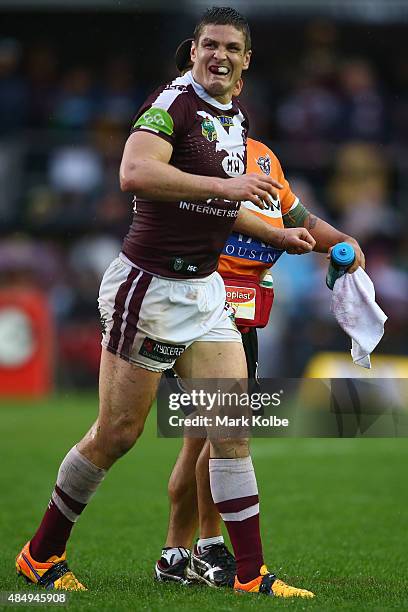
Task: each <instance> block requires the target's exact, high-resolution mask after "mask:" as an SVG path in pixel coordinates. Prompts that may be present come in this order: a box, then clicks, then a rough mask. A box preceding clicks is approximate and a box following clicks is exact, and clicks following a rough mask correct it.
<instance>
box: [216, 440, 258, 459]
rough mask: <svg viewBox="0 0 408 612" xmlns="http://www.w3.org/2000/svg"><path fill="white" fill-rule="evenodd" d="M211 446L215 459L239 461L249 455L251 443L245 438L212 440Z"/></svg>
mask: <svg viewBox="0 0 408 612" xmlns="http://www.w3.org/2000/svg"><path fill="white" fill-rule="evenodd" d="M211 446H212V449H213V452H212V457H213V458H214V459H216V458H218V459H239V458H243V457H247V456H248V455H249V443H248V440H247V439H245V438H242V439H237V440H231V439H228V438H227V439H223V438H221V439H219V440H212V441H211Z"/></svg>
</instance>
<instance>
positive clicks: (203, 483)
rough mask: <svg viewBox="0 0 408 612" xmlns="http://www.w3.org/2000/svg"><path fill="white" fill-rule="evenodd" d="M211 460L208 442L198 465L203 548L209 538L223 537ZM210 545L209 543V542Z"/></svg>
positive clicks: (199, 509)
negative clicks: (213, 492) (209, 466)
mask: <svg viewBox="0 0 408 612" xmlns="http://www.w3.org/2000/svg"><path fill="white" fill-rule="evenodd" d="M209 459H210V443H209V441H208V440H207V442H206V444H205V446H204V448H203V450H202V451H201V453H200V456H199V458H198V461H197V464H196V480H197V499H198V514H199V525H200V529H199V531H200V541H199V543H201V544H202V545H203V546H204V545H205V542H203V540H207V541H209V538H217V537H219V536H221V521H220V513H219V512H218V509H217V506H216V505H215V504H214V500H213V498H212V495H211V488H210V473H209V469H208V463H209ZM207 543H208V542H207Z"/></svg>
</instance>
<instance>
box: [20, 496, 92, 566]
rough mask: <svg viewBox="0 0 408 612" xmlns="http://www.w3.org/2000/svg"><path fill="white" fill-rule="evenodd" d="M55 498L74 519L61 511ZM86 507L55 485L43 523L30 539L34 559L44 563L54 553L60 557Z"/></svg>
mask: <svg viewBox="0 0 408 612" xmlns="http://www.w3.org/2000/svg"><path fill="white" fill-rule="evenodd" d="M54 500H56V501H57V503H58V504H59V506H60V507H61V508H64V510H65V513H66V514H69V516H70V518H72V519H73V520H72V521H71V520H70V519H69V518H67V516H65V514H63V513H62V512H61V510H60V509H59V507H58V506H57V505H56V503H55V501H54ZM85 507H86V504H81V503H79V502H77V501H76V500H75V499H72V497H70V496H69V495H67V494H66V493H64V491H61V489H60V488H59V487H58V486H57V485H55V488H54V491H53V494H52V498H51V500H50V503H49V504H48V508H47V510H46V511H45V514H44V517H43V519H42V521H41V525H40V526H39V528H38V530H37V532H36V534H35V536H34V537H33V538H32V540H31V541H30V554H31V556H32V557H33V559H35V560H36V561H38V562H39V563H44V562H45V561H47V560H48V559H49V558H50V557H51V556H53V555H57V556H58V557H60V556H61V555H62V553H63V552H64V550H65V548H66V544H67V541H68V538H69V536H70V533H71V529H72V527H73V526H74V523H75V520H76V518H78V516H79V515H80V514H81V512H82V511H83V509H84V508H85Z"/></svg>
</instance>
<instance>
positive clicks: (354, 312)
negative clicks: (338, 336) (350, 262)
mask: <svg viewBox="0 0 408 612" xmlns="http://www.w3.org/2000/svg"><path fill="white" fill-rule="evenodd" d="M331 311H332V312H333V313H334V316H335V317H336V319H337V322H338V324H339V325H340V327H341V328H342V329H343V330H344V331H345V332H346V334H348V335H349V336H350V338H351V356H352V358H353V362H354V363H355V364H356V365H359V366H362V367H363V368H371V362H370V353H372V351H373V350H374V349H375V347H376V346H377V344H378V343H379V341H380V340H381V338H382V337H383V334H384V323H385V321H386V320H387V318H388V317H387V315H386V314H385V313H384V312H383V311H382V310H381V308H380V307H379V306H378V304H377V303H376V301H375V290H374V285H373V283H372V280H371V279H370V277H369V276H368V274H366V273H365V272H364V270H363V269H362V268H357V270H356V271H355V272H354V273H353V274H347V273H346V274H344V276H341V277H340V278H338V279H337V280H336V282H335V283H334V287H333V296H332V302H331Z"/></svg>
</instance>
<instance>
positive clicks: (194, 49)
mask: <svg viewBox="0 0 408 612" xmlns="http://www.w3.org/2000/svg"><path fill="white" fill-rule="evenodd" d="M190 58H191V61H192V62H193V63H194V62H195V61H196V59H197V47H196V44H195V40H193V41H192V43H191V51H190Z"/></svg>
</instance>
